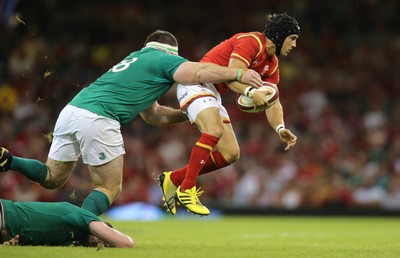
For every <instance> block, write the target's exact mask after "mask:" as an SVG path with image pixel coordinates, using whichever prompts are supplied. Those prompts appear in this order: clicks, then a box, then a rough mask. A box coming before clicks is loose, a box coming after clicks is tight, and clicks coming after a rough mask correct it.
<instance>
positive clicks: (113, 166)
mask: <svg viewBox="0 0 400 258" xmlns="http://www.w3.org/2000/svg"><path fill="white" fill-rule="evenodd" d="M123 157H124V156H123V155H120V156H118V157H116V158H114V159H113V160H111V161H109V162H107V163H105V164H102V165H99V166H91V165H89V166H88V167H89V172H90V176H91V178H92V180H93V183H94V184H95V186H96V188H104V189H107V190H108V191H109V192H110V193H111V195H118V194H119V192H120V191H121V187H122V171H123V165H124V159H123Z"/></svg>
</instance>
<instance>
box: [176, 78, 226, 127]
mask: <svg viewBox="0 0 400 258" xmlns="http://www.w3.org/2000/svg"><path fill="white" fill-rule="evenodd" d="M176 96H177V99H178V102H179V105H180V107H181V109H182V112H183V113H185V114H186V115H187V116H188V117H189V120H190V122H191V123H194V122H195V120H196V117H197V116H198V115H199V114H200V112H201V111H203V110H204V109H207V108H210V107H217V108H218V109H219V113H220V115H221V118H222V120H223V121H224V122H229V121H230V119H229V115H228V112H227V111H226V109H225V107H224V106H223V105H222V99H221V95H220V94H219V92H218V91H217V89H215V87H214V85H213V84H212V83H205V84H203V85H201V84H198V85H182V84H178V86H177V88H176Z"/></svg>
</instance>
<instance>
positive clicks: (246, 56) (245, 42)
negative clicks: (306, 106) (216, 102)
mask: <svg viewBox="0 0 400 258" xmlns="http://www.w3.org/2000/svg"><path fill="white" fill-rule="evenodd" d="M265 43H266V37H265V35H264V34H263V33H261V32H247V33H238V34H235V35H234V36H233V37H231V38H229V39H227V40H225V41H223V42H221V43H220V44H218V45H217V46H215V47H214V48H212V49H211V50H210V51H208V53H207V54H205V55H204V56H203V58H202V59H201V60H200V62H209V63H214V64H219V65H222V66H228V64H229V59H230V58H236V59H239V60H240V61H242V62H243V63H245V64H246V65H247V67H248V68H251V69H253V70H255V71H257V72H258V73H259V74H260V75H261V78H262V80H263V81H268V82H271V83H274V84H278V83H279V68H278V58H277V57H276V55H273V56H269V55H268V54H267V51H266V49H265ZM215 87H216V89H217V90H218V92H219V93H221V94H223V93H226V92H227V91H228V90H229V88H228V86H226V85H225V83H216V84H215Z"/></svg>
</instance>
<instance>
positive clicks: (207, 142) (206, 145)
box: [181, 133, 219, 191]
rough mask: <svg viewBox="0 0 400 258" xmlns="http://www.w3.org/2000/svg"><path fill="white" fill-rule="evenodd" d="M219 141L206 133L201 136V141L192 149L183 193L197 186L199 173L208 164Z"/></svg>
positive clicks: (182, 186)
mask: <svg viewBox="0 0 400 258" xmlns="http://www.w3.org/2000/svg"><path fill="white" fill-rule="evenodd" d="M218 141H219V138H217V137H215V136H213V135H210V134H206V133H203V134H202V135H201V137H200V139H199V140H198V141H197V142H196V144H195V145H194V146H193V148H192V154H191V155H190V159H189V164H188V167H187V171H186V175H185V178H184V180H183V182H182V185H181V191H184V190H186V189H191V188H192V187H193V186H196V181H197V177H198V175H199V172H200V170H201V169H202V168H203V167H204V165H205V164H206V163H207V161H208V159H209V158H210V153H211V151H212V150H213V148H214V146H215V145H216V144H217V143H218Z"/></svg>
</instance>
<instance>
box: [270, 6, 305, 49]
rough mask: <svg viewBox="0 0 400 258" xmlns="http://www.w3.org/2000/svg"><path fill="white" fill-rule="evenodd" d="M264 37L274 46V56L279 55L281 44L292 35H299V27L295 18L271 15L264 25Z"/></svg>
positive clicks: (284, 15)
mask: <svg viewBox="0 0 400 258" xmlns="http://www.w3.org/2000/svg"><path fill="white" fill-rule="evenodd" d="M263 33H264V35H265V36H266V37H267V38H268V39H270V40H271V41H272V42H274V43H275V45H276V54H277V55H280V54H281V49H282V45H283V42H284V41H285V39H286V37H287V36H289V35H292V34H296V35H299V33H300V26H299V23H298V22H297V21H296V19H295V18H293V17H291V16H289V15H287V14H273V15H272V17H271V20H270V21H269V22H268V23H267V25H265V30H264V31H263Z"/></svg>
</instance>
